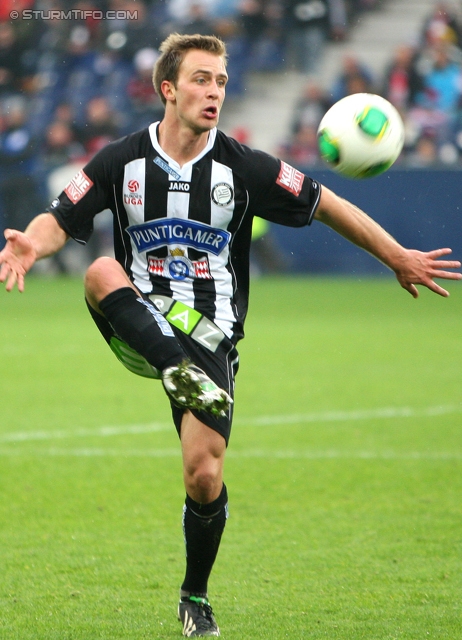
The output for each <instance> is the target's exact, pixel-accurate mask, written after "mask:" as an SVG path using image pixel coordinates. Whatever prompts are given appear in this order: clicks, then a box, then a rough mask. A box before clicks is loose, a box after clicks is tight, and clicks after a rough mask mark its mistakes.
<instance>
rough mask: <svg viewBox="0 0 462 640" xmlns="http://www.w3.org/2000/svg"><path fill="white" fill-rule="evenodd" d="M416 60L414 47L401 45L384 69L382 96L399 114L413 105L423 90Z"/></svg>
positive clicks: (416, 55)
mask: <svg viewBox="0 0 462 640" xmlns="http://www.w3.org/2000/svg"><path fill="white" fill-rule="evenodd" d="M417 58H418V54H417V48H416V47H413V46H411V45H405V44H402V45H400V46H399V47H398V48H397V49H396V50H395V52H394V55H393V58H392V60H391V61H390V63H389V64H388V66H387V68H386V69H385V74H384V82H383V88H382V95H383V97H384V98H386V99H387V100H389V101H390V102H391V103H392V104H393V105H394V106H395V107H396V108H397V109H398V111H400V113H401V114H405V112H406V111H407V110H408V109H409V107H410V106H411V105H413V104H414V103H415V99H416V96H417V94H418V93H420V92H421V91H422V89H423V78H422V76H421V74H419V73H418V71H417V68H416V62H417Z"/></svg>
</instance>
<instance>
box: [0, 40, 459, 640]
mask: <svg viewBox="0 0 462 640" xmlns="http://www.w3.org/2000/svg"><path fill="white" fill-rule="evenodd" d="M160 51H161V56H160V58H159V59H158V61H157V63H156V66H155V69H154V74H153V81H154V85H155V88H156V90H157V92H158V94H159V96H161V99H162V101H163V103H164V105H165V115H164V118H163V120H162V121H161V122H155V123H153V124H151V125H150V126H149V127H148V128H146V129H143V130H142V131H139V132H137V133H133V134H131V135H129V136H127V137H125V138H122V139H121V140H118V141H116V142H113V143H111V144H109V145H108V146H107V147H106V148H104V149H103V150H102V151H100V152H99V153H97V154H96V155H95V157H94V158H93V159H92V160H91V161H90V162H89V163H88V164H87V165H86V166H85V167H84V168H83V169H82V170H81V171H79V173H78V174H77V175H76V176H75V178H74V179H73V180H72V181H71V182H70V183H69V184H68V185H67V187H66V188H65V189H64V191H63V192H62V193H61V194H60V195H59V197H58V198H56V200H54V201H53V202H52V203H51V206H50V207H49V210H48V211H47V212H46V213H42V214H40V215H38V216H37V217H36V218H34V219H33V220H32V222H31V223H30V224H29V226H28V227H27V229H26V230H25V231H24V232H20V231H17V230H12V229H7V230H6V231H5V238H6V240H7V242H6V245H5V247H4V249H3V251H1V252H0V265H1V266H0V282H4V283H5V286H6V289H7V291H10V290H11V289H12V288H13V287H14V286H15V285H16V286H17V287H18V289H19V290H20V291H23V290H24V277H25V274H26V273H27V272H28V271H29V270H30V268H31V267H32V265H33V264H34V263H35V261H36V260H38V259H40V258H44V257H46V256H50V255H52V254H54V253H55V252H57V251H59V250H60V249H61V248H62V247H63V246H64V245H65V243H66V242H67V240H68V239H69V238H73V239H74V240H76V241H77V242H80V243H85V242H86V241H87V240H88V238H89V237H90V235H91V233H92V229H93V218H94V217H95V216H96V215H97V214H98V213H99V212H100V211H103V210H104V209H110V210H111V211H112V213H113V216H114V249H115V259H113V258H110V257H99V258H98V259H96V260H95V261H94V262H93V263H92V264H91V265H90V267H89V268H88V270H87V272H86V275H85V295H86V300H87V304H88V308H89V311H90V313H91V315H92V317H93V319H94V321H95V323H96V325H97V327H98V328H99V330H100V331H101V333H102V335H103V337H104V338H105V339H106V341H107V342H108V344H109V345H110V347H111V348H112V350H113V351H114V353H115V355H116V356H117V357H118V358H119V360H120V361H121V362H122V363H123V364H125V366H126V367H128V368H129V369H130V370H131V371H133V372H135V373H139V374H141V375H145V376H148V377H153V378H160V379H161V380H162V382H163V384H164V387H165V390H166V392H167V394H168V397H169V399H170V402H171V405H172V415H173V420H174V423H175V426H176V429H177V430H178V434H179V437H180V440H181V448H182V455H183V471H184V484H185V489H186V501H185V505H184V510H183V529H184V538H185V545H186V573H185V578H184V581H183V583H182V585H181V589H180V602H179V608H178V615H179V618H180V620H181V621H182V624H183V635H185V636H187V637H204V636H218V635H219V630H218V626H217V623H216V621H215V618H214V615H213V612H212V608H211V606H210V604H209V601H208V591H207V589H208V579H209V576H210V573H211V570H212V567H213V564H214V561H215V558H216V555H217V552H218V547H219V544H220V540H221V536H222V533H223V530H224V527H225V523H226V519H227V515H228V498H227V491H226V487H225V484H224V482H223V461H224V457H225V451H226V447H227V444H228V439H229V435H230V429H231V421H232V398H233V388H234V377H235V374H236V372H237V368H238V353H237V350H236V344H237V342H238V341H239V340H240V339H241V338H242V337H243V335H244V332H243V326H244V320H245V317H246V313H247V304H248V292H249V249H250V242H251V235H252V219H253V217H254V216H260V217H262V218H264V219H265V220H269V221H271V222H276V223H280V224H283V225H288V226H293V227H299V226H303V225H309V224H311V223H312V222H313V221H321V222H323V223H325V224H327V225H328V226H329V227H331V228H333V229H334V230H335V231H337V232H338V233H340V234H341V235H343V236H344V237H346V238H347V239H348V240H350V241H351V242H353V243H355V244H356V245H358V246H359V247H361V248H363V249H364V250H366V251H368V252H370V253H371V254H372V255H374V256H375V257H376V258H377V259H378V260H380V261H381V262H383V263H384V264H385V265H387V267H389V268H390V269H391V270H393V271H394V272H395V274H396V277H397V279H398V281H399V283H400V285H401V286H402V287H404V289H406V290H407V291H408V292H409V293H411V295H413V296H414V297H417V296H418V290H417V288H416V285H424V286H426V287H428V288H429V289H430V290H431V291H433V292H435V293H437V294H439V295H442V296H447V295H449V294H448V292H447V291H446V290H445V289H443V288H442V287H441V286H440V285H438V284H437V283H436V282H435V280H434V279H435V278H446V279H449V280H459V279H460V278H461V277H462V274H460V273H458V272H454V271H447V269H457V268H459V267H460V266H461V263H460V262H459V261H455V260H447V259H442V258H443V257H444V256H446V255H447V254H449V253H451V250H450V249H437V250H435V251H430V252H428V253H424V252H420V251H416V250H411V249H406V248H404V247H402V246H401V245H400V244H399V243H398V242H396V241H395V240H394V239H393V238H392V237H391V236H390V235H388V233H386V232H385V231H384V230H383V229H382V228H381V227H380V226H379V225H378V224H376V223H375V222H374V221H373V220H372V219H371V218H370V217H368V216H367V215H366V214H365V213H364V212H362V211H361V210H359V209H358V208H357V207H355V206H354V205H353V204H350V203H349V202H347V201H345V200H343V199H342V198H340V197H338V196H337V195H335V194H334V193H333V192H332V191H330V190H329V189H327V188H326V187H323V186H321V185H320V184H319V183H318V182H316V181H314V180H312V179H310V178H309V177H308V176H306V175H304V174H303V173H301V172H300V171H297V170H296V169H294V168H293V167H291V166H290V165H288V164H286V163H285V162H281V161H280V160H278V159H277V158H274V157H272V156H270V155H268V154H266V153H263V152H260V151H255V150H251V149H249V148H248V147H246V146H242V145H241V144H239V143H238V142H236V141H235V140H233V139H231V138H230V137H228V136H226V135H224V134H223V133H222V132H221V131H219V130H218V129H217V124H218V118H219V115H220V110H221V107H222V105H223V100H224V97H225V89H226V82H227V80H228V75H227V71H226V50H225V46H224V44H223V43H222V42H221V40H219V39H217V38H216V37H213V36H199V35H187V36H185V35H178V34H173V35H170V36H169V37H168V38H167V39H166V40H165V41H164V42H163V44H162V46H161V48H160Z"/></svg>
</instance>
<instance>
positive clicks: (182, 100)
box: [174, 49, 228, 133]
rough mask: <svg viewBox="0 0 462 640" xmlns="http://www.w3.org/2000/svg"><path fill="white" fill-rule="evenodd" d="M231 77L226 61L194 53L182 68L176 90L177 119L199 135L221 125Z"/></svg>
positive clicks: (213, 55)
mask: <svg viewBox="0 0 462 640" xmlns="http://www.w3.org/2000/svg"><path fill="white" fill-rule="evenodd" d="M227 80H228V74H227V73H226V68H225V65H224V62H223V59H222V58H221V57H220V56H217V55H215V54H213V53H209V52H208V51H200V50H195V49H194V50H191V51H188V53H187V54H186V55H185V57H184V59H183V62H182V63H181V65H180V69H179V74H178V80H177V86H176V87H175V89H174V93H175V102H176V109H177V115H178V117H179V118H180V120H181V121H182V122H183V123H184V124H186V125H187V126H188V127H189V128H191V129H192V130H193V131H194V132H195V133H202V132H204V131H210V129H213V127H215V126H216V125H217V124H218V118H219V115H220V110H221V106H222V104H223V100H224V99H225V86H226V82H227Z"/></svg>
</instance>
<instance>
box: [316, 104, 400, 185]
mask: <svg viewBox="0 0 462 640" xmlns="http://www.w3.org/2000/svg"><path fill="white" fill-rule="evenodd" d="M318 144H319V151H320V154H321V157H322V159H323V160H324V161H325V162H326V163H327V165H328V166H329V167H330V168H331V169H333V170H334V171H336V172H337V173H339V174H341V175H342V176H345V177H347V178H356V179H361V178H370V177H372V176H377V175H379V174H381V173H383V172H384V171H386V170H387V169H389V168H390V167H391V165H392V164H393V163H394V162H395V160H396V159H397V158H398V156H399V154H400V153H401V150H402V148H403V144H404V124H403V121H402V119H401V116H400V115H399V113H398V111H397V109H396V108H395V107H394V106H393V105H392V104H391V103H390V102H388V100H385V98H382V97H381V96H378V95H375V94H372V93H354V94H352V95H349V96H347V97H346V98H342V99H341V100H339V101H338V102H336V103H335V104H334V105H332V107H331V108H330V109H329V110H328V111H327V112H326V114H325V115H324V117H323V118H322V120H321V122H320V124H319V128H318Z"/></svg>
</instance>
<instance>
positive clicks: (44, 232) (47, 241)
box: [0, 213, 69, 292]
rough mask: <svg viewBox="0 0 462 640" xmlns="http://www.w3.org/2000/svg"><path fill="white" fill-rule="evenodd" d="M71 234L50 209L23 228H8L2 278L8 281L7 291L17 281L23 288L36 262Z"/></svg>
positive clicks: (2, 254) (1, 257)
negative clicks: (26, 277)
mask: <svg viewBox="0 0 462 640" xmlns="http://www.w3.org/2000/svg"><path fill="white" fill-rule="evenodd" d="M68 238H69V236H68V235H67V233H66V232H65V231H64V230H63V229H62V227H60V225H59V224H58V221H57V220H56V218H55V217H54V216H53V215H52V214H51V213H41V214H40V215H38V216H37V217H36V218H34V219H33V220H32V222H31V223H30V224H29V225H28V227H27V228H26V230H25V231H24V232H22V231H17V230H16V229H6V230H5V239H6V245H5V247H4V248H3V250H2V251H0V282H6V285H5V288H6V290H7V291H11V290H12V289H13V287H14V286H15V285H16V286H17V287H18V290H19V291H21V292H22V291H24V277H25V275H26V273H27V272H28V271H29V270H30V269H31V268H32V266H33V265H34V264H35V262H36V261H37V260H40V259H41V258H47V257H48V256H51V255H53V254H54V253H57V252H58V251H59V250H60V249H62V248H63V247H64V245H65V244H66V242H67V240H68Z"/></svg>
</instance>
